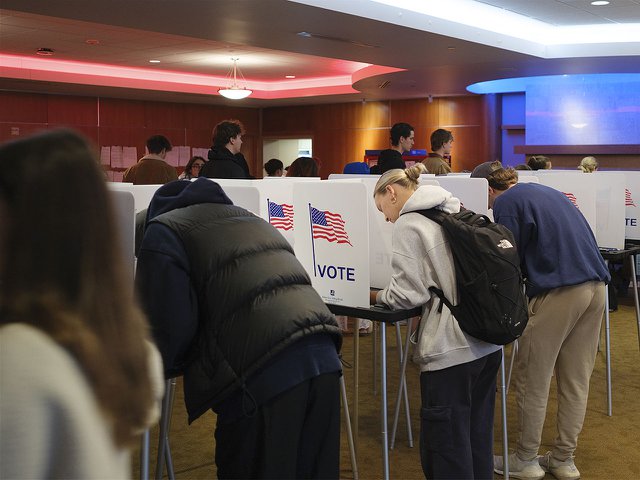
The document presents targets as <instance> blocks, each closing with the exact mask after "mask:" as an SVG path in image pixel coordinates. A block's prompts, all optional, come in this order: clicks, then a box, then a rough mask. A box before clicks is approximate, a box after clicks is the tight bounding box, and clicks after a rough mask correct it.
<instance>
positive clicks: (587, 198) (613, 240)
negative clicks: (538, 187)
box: [536, 170, 625, 249]
mask: <svg viewBox="0 0 640 480" xmlns="http://www.w3.org/2000/svg"><path fill="white" fill-rule="evenodd" d="M538 172H542V171H541V170H540V171H536V173H537V175H536V176H537V177H538V180H539V181H540V183H541V184H543V185H547V186H549V187H552V188H554V189H556V190H558V191H560V192H562V193H564V194H565V196H566V197H567V198H568V199H569V200H570V201H571V203H573V204H574V205H575V206H576V208H578V209H579V210H580V211H581V212H582V214H583V215H584V217H585V218H586V220H587V222H588V223H589V226H590V227H591V230H592V231H593V233H594V235H595V237H596V241H597V243H598V246H599V247H600V248H612V249H623V248H624V242H625V230H624V229H625V206H624V204H625V200H624V188H625V179H624V178H625V177H624V175H622V174H620V173H614V172H597V173H590V174H584V173H581V172H573V171H549V170H546V171H544V173H538Z"/></svg>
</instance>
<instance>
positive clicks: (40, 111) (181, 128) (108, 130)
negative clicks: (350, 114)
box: [0, 92, 262, 176]
mask: <svg viewBox="0 0 640 480" xmlns="http://www.w3.org/2000/svg"><path fill="white" fill-rule="evenodd" d="M229 118H234V119H238V120H240V121H241V122H242V123H243V124H244V127H245V130H246V134H245V136H244V145H243V149H242V150H243V153H244V155H245V157H246V158H247V162H248V163H249V168H250V169H251V171H252V173H253V174H254V175H257V176H261V175H262V164H261V163H260V160H261V158H262V154H261V152H260V154H258V148H259V147H260V148H261V142H259V141H258V137H259V136H260V132H259V118H260V112H259V110H257V109H254V108H242V107H226V106H210V105H193V104H181V103H163V102H147V101H135V100H119V99H112V98H96V97H75V96H63V95H46V94H32V93H18V92H0V142H1V141H7V140H10V139H14V138H18V137H22V136H25V135H28V134H30V133H33V132H36V131H39V130H43V129H50V128H56V127H61V126H65V127H71V128H74V129H76V130H78V131H81V132H82V133H84V134H85V135H87V136H88V137H89V138H91V139H92V140H93V141H94V142H95V143H96V145H97V146H111V145H121V146H130V147H136V148H137V150H138V155H139V156H142V155H143V154H144V148H145V142H146V139H147V138H148V137H150V136H151V135H155V134H161V135H165V136H167V138H169V139H170V140H171V143H172V144H173V145H188V146H190V147H196V148H209V147H210V146H211V132H212V131H213V127H214V126H215V125H216V123H218V122H220V121H221V120H225V119H229Z"/></svg>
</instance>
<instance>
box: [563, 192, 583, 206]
mask: <svg viewBox="0 0 640 480" xmlns="http://www.w3.org/2000/svg"><path fill="white" fill-rule="evenodd" d="M562 193H564V194H565V195H566V196H567V198H568V199H569V200H570V201H571V203H573V206H574V207H576V208H578V209H579V208H580V207H579V206H578V199H577V198H576V196H575V195H574V194H573V193H567V192H562Z"/></svg>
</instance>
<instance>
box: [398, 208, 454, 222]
mask: <svg viewBox="0 0 640 480" xmlns="http://www.w3.org/2000/svg"><path fill="white" fill-rule="evenodd" d="M405 213H419V214H420V215H422V216H423V217H427V218H428V219H429V220H433V221H434V222H436V223H437V224H438V225H442V222H444V219H445V218H447V217H448V216H449V214H448V213H444V212H443V211H442V210H438V209H435V208H427V209H424V210H412V211H411V212H404V213H403V215H404V214H405Z"/></svg>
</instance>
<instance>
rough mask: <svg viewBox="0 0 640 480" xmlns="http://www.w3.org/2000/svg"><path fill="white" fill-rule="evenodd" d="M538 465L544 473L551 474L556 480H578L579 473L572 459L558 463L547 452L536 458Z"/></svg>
mask: <svg viewBox="0 0 640 480" xmlns="http://www.w3.org/2000/svg"><path fill="white" fill-rule="evenodd" d="M538 463H539V464H540V466H541V467H542V469H543V470H544V471H545V472H551V474H552V475H553V476H554V477H556V478H557V479H558V480H578V479H579V478H580V472H579V471H578V469H577V468H576V464H575V463H574V462H573V457H569V458H568V459H567V460H565V461H564V462H560V461H558V460H556V459H555V458H553V457H552V456H551V452H547V453H545V454H544V455H542V456H539V457H538Z"/></svg>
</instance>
